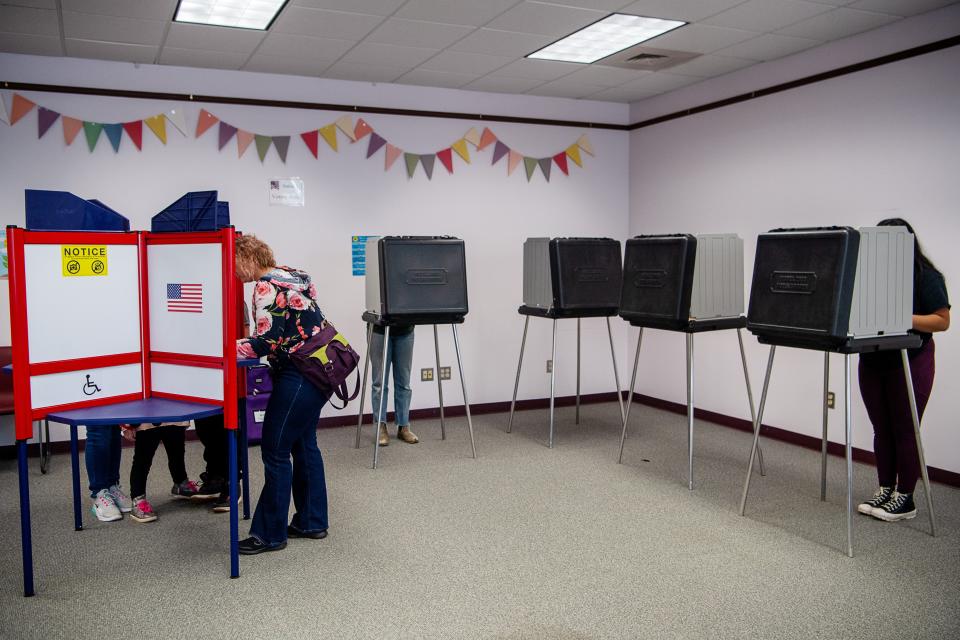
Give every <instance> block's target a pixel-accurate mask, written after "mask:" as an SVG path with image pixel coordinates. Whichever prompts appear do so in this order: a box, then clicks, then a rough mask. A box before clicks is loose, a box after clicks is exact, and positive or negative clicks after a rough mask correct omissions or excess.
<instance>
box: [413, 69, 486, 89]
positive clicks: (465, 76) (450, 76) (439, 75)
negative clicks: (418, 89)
mask: <svg viewBox="0 0 960 640" xmlns="http://www.w3.org/2000/svg"><path fill="white" fill-rule="evenodd" d="M476 79H477V75H476V74H472V73H453V72H450V71H433V70H431V69H423V68H418V69H414V70H413V71H411V72H409V73H407V74H405V75H403V76H401V77H400V78H398V79H397V80H396V82H397V83H399V84H415V85H419V86H424V87H448V88H450V89H458V88H460V87H462V86H463V85H465V84H468V83H470V82H472V81H474V80H476Z"/></svg>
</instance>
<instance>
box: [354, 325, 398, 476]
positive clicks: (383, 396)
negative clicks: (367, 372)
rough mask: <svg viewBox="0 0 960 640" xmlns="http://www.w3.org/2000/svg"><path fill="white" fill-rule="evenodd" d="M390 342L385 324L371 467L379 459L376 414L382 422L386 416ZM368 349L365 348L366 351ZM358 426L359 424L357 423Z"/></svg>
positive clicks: (371, 398) (375, 466) (375, 416)
mask: <svg viewBox="0 0 960 640" xmlns="http://www.w3.org/2000/svg"><path fill="white" fill-rule="evenodd" d="M389 344H390V325H387V326H386V328H385V329H384V332H383V357H382V359H381V360H380V407H379V410H378V411H374V412H373V468H374V469H376V468H377V462H379V460H380V442H379V440H380V424H379V422H377V416H380V415H382V416H383V417H384V422H386V417H387V347H388V346H389ZM369 351H370V350H369V349H367V352H369ZM370 404H371V408H373V407H372V405H373V394H372V392H371V397H370ZM357 426H358V427H359V426H360V425H357Z"/></svg>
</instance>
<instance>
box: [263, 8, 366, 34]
mask: <svg viewBox="0 0 960 640" xmlns="http://www.w3.org/2000/svg"><path fill="white" fill-rule="evenodd" d="M381 22H383V17H381V16H372V15H366V14H362V13H347V12H344V11H325V10H322V9H306V8H304V7H287V8H286V9H285V10H284V12H283V13H282V14H281V15H280V17H279V18H277V21H276V22H275V23H274V24H273V26H272V27H271V28H270V30H271V31H276V32H281V33H299V34H300V35H304V36H314V37H318V38H342V39H344V40H362V39H363V38H364V36H366V35H367V34H368V33H370V32H371V31H373V30H374V29H375V28H376V27H377V25H378V24H380V23H381Z"/></svg>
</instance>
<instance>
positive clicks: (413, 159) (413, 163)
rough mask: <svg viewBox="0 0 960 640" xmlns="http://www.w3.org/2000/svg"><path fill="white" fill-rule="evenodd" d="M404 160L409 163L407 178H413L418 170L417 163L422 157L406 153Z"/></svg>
mask: <svg viewBox="0 0 960 640" xmlns="http://www.w3.org/2000/svg"><path fill="white" fill-rule="evenodd" d="M403 159H404V161H405V162H406V163H407V177H408V178H412V177H413V172H414V171H416V170H417V163H418V162H420V156H418V155H417V154H415V153H404V154H403Z"/></svg>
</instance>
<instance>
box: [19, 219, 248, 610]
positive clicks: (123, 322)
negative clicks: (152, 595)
mask: <svg viewBox="0 0 960 640" xmlns="http://www.w3.org/2000/svg"><path fill="white" fill-rule="evenodd" d="M234 240H235V231H234V230H233V228H232V227H228V228H224V229H221V230H219V231H206V232H196V233H150V232H122V231H121V232H103V231H34V230H26V229H21V228H16V227H9V228H8V229H7V247H8V252H9V287H10V309H11V334H12V335H13V336H15V337H16V339H15V340H14V344H13V377H14V386H15V389H16V397H15V414H16V416H15V422H16V440H17V447H18V456H19V464H20V466H19V471H20V489H21V493H20V497H21V518H22V523H21V524H22V533H23V542H24V545H23V554H24V557H23V560H24V591H25V594H26V595H32V593H33V581H32V547H31V540H30V510H29V489H28V484H27V479H28V475H27V463H26V451H27V449H26V443H27V440H28V439H29V438H30V437H31V436H32V435H33V422H32V421H34V420H39V419H44V418H46V419H48V420H50V421H55V422H62V423H65V424H68V425H69V426H70V431H71V454H72V462H73V493H74V519H75V523H74V524H75V528H76V529H77V530H81V529H82V528H83V526H82V520H81V512H80V478H79V460H78V444H77V439H78V438H77V427H78V426H79V425H84V426H86V427H87V428H88V429H94V428H103V427H107V426H112V425H117V424H122V423H144V422H167V421H173V420H189V419H193V418H199V417H205V416H210V415H216V414H220V413H222V414H223V415H224V422H225V425H226V427H227V429H228V430H229V440H230V449H231V453H230V464H231V482H230V484H231V495H232V496H233V497H234V499H233V501H232V507H231V509H232V510H231V543H232V544H231V551H232V553H231V575H232V576H234V577H235V576H237V575H239V563H238V556H237V555H236V542H237V513H236V503H237V501H236V496H237V486H236V483H237V473H236V460H237V455H236V453H237V449H236V447H237V443H236V436H235V432H236V429H237V426H238V411H237V408H238V407H237V398H238V390H237V359H236V339H237V336H238V331H237V327H238V325H239V322H240V319H239V317H238V301H239V293H238V291H239V289H238V287H239V283H238V281H237V278H236V276H235V272H234Z"/></svg>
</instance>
